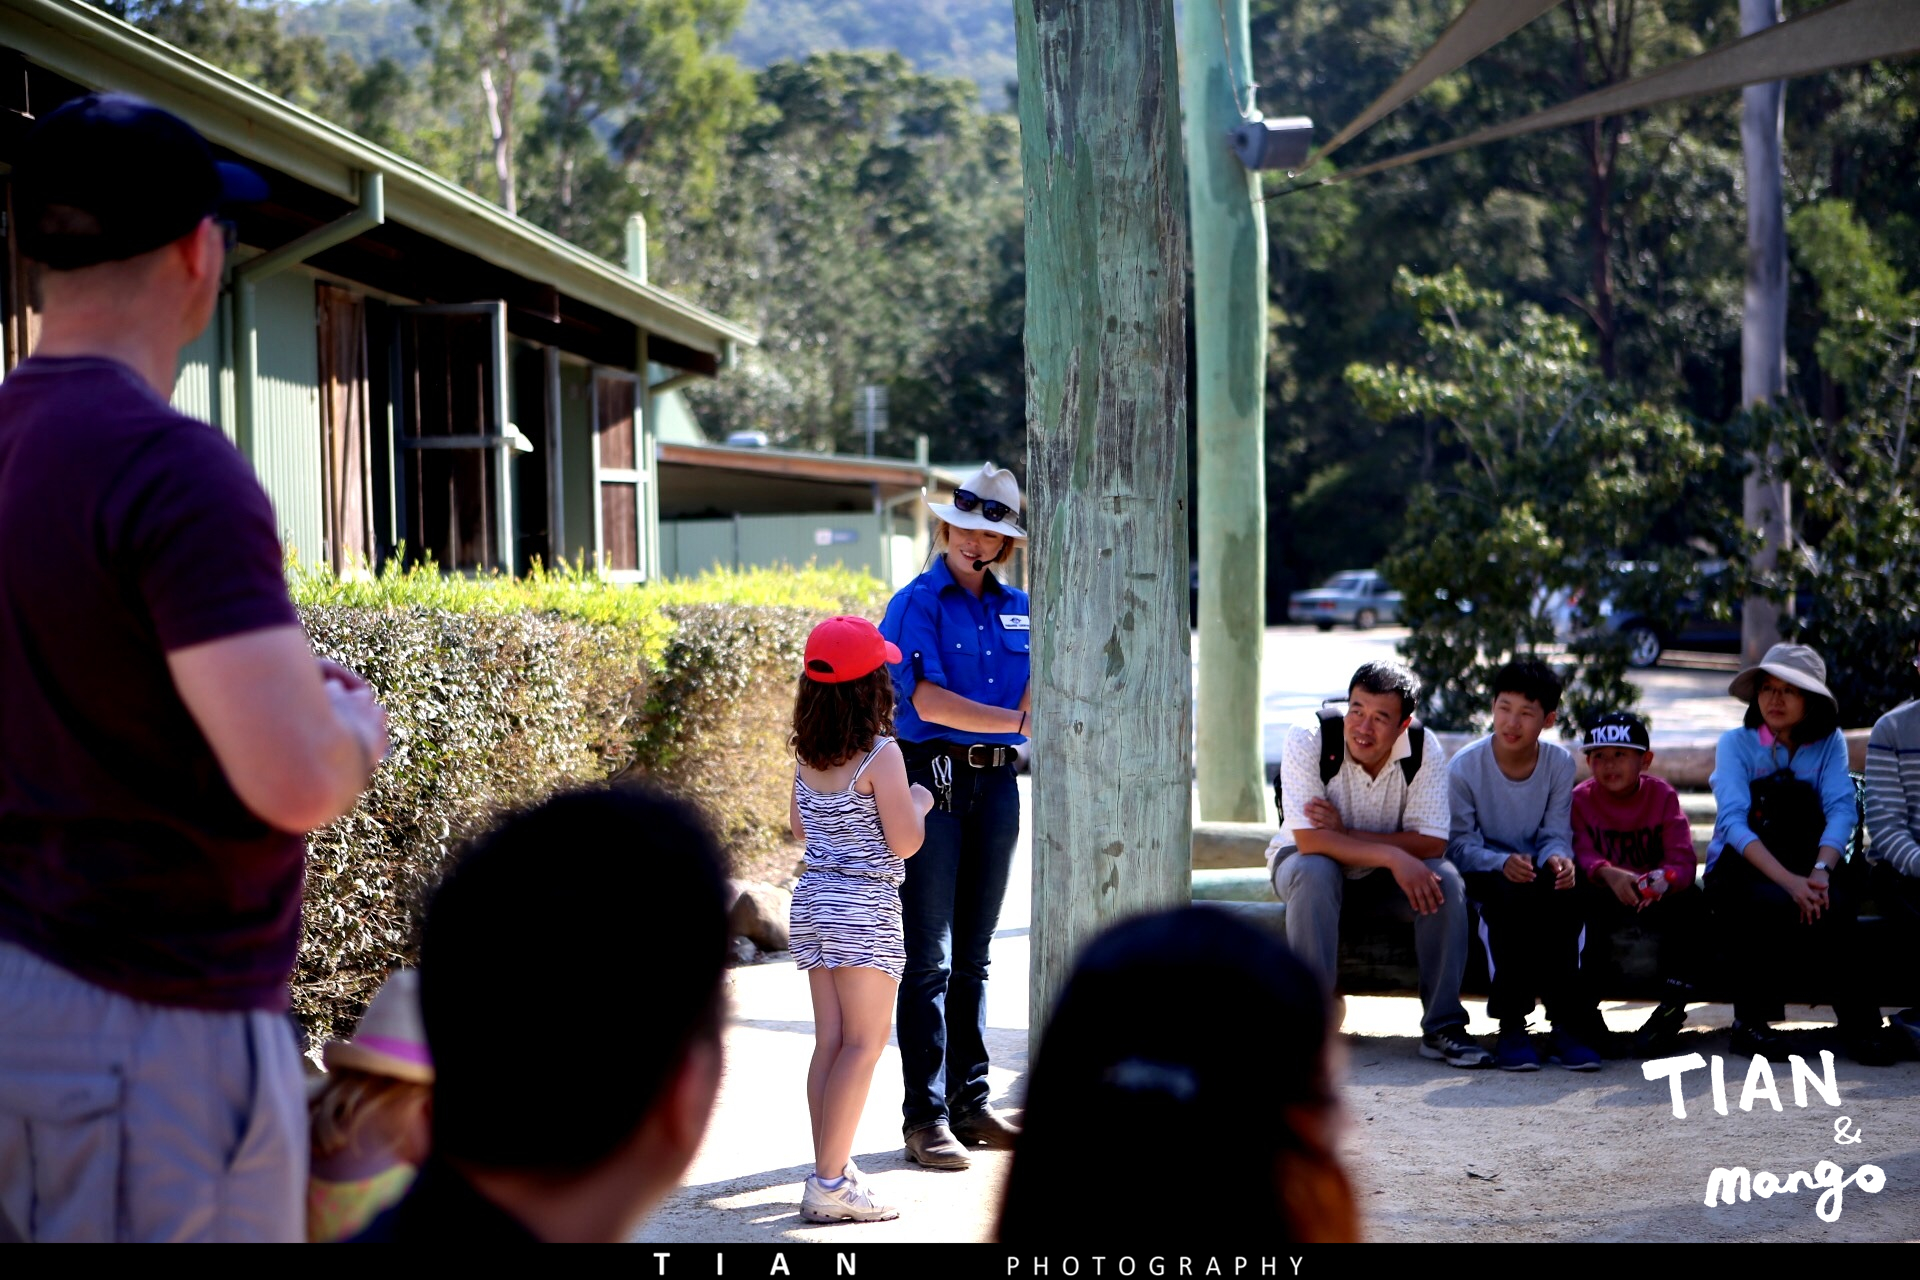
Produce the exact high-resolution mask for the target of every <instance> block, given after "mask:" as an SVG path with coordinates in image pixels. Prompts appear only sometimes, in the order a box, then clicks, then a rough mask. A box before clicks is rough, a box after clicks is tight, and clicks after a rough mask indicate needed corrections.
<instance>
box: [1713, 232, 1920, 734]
mask: <svg viewBox="0 0 1920 1280" xmlns="http://www.w3.org/2000/svg"><path fill="white" fill-rule="evenodd" d="M1790 235H1791V238H1792V242H1793V245H1794V258H1795V265H1796V266H1797V268H1798V270H1799V276H1800V278H1801V280H1802V282H1803V283H1804V285H1805V286H1806V289H1807V292H1808V293H1810V294H1811V295H1812V297H1813V298H1814V300H1815V304H1816V305H1817V306H1818V307H1819V309H1820V311H1821V313H1822V318H1823V321H1824V325H1823V327H1822V328H1821V330H1820V332H1819V336H1818V338H1817V339H1816V342H1815V347H1816V353H1817V356H1818V359H1819V362H1820V364H1819V367H1820V370H1821V373H1822V377H1823V380H1824V383H1825V385H1824V392H1825V394H1824V395H1823V396H1822V397H1821V403H1822V404H1823V405H1824V411H1823V412H1818V413H1816V412H1809V411H1808V410H1807V409H1805V408H1802V407H1800V406H1797V405H1789V406H1787V407H1785V409H1784V410H1783V411H1781V412H1777V413H1770V414H1756V415H1754V416H1753V417H1752V418H1751V419H1750V420H1749V422H1748V424H1747V425H1749V426H1750V427H1751V430H1752V432H1753V435H1752V437H1751V438H1750V439H1749V441H1748V444H1749V446H1750V447H1752V448H1753V449H1754V450H1755V451H1756V452H1771V453H1773V454H1774V455H1775V456H1777V457H1779V458H1780V459H1781V460H1782V464H1783V465H1782V470H1781V474H1782V475H1783V476H1784V477H1785V478H1786V479H1787V480H1788V481H1789V482H1790V483H1791V484H1792V486H1793V493H1794V501H1795V503H1796V504H1797V506H1798V511H1797V516H1798V519H1797V524H1798V526H1799V535H1800V539H1801V541H1800V543H1799V546H1798V549H1797V554H1795V555H1793V556H1792V557H1789V558H1788V559H1787V560H1786V562H1785V563H1784V564H1783V565H1782V566H1781V568H1780V572H1779V573H1778V574H1777V575H1776V576H1775V577H1774V578H1773V579H1772V581H1771V582H1768V583H1766V584H1764V585H1767V586H1770V587H1771V588H1772V589H1773V591H1774V593H1775V594H1776V595H1777V596H1778V597H1779V598H1780V599H1782V600H1790V599H1793V598H1794V597H1795V596H1796V595H1804V596H1806V597H1808V598H1810V599H1811V602H1812V604H1811V608H1810V609H1808V610H1807V612H1806V613H1805V614H1804V615H1802V616H1798V617H1795V618H1794V619H1792V621H1791V622H1789V623H1788V627H1789V630H1790V632H1791V633H1792V634H1793V636H1794V638H1795V639H1798V640H1801V641H1803V642H1804V643H1807V644H1810V645H1812V646H1813V647H1814V648H1816V649H1818V650H1819V651H1820V652H1821V653H1822V654H1823V655H1824V656H1825V657H1826V660H1827V666H1828V675H1829V680H1828V683H1829V684H1830V685H1831V687H1832V689H1833V691H1834V694H1835V696H1837V697H1838V698H1839V700H1840V710H1841V717H1842V719H1843V721H1844V722H1845V723H1846V724H1849V725H1855V726H1862V725H1868V724H1871V723H1872V722H1873V721H1874V719H1875V718H1877V717H1878V716H1879V715H1880V714H1881V713H1883V712H1885V711H1887V710H1888V709H1890V708H1891V707H1893V706H1895V705H1896V704H1898V703H1900V702H1903V701H1905V700H1906V699H1908V698H1910V697H1912V696H1914V693H1915V690H1916V679H1915V671H1914V666H1913V661H1914V656H1915V654H1916V653H1917V652H1920V420H1916V417H1915V413H1914V409H1915V404H1914V400H1915V396H1916V394H1920V291H1916V290H1913V289H1910V288H1907V287H1903V285H1902V279H1903V275H1904V273H1903V272H1901V271H1900V270H1899V269H1898V268H1897V267H1896V266H1895V265H1894V259H1893V257H1892V253H1891V252H1890V246H1889V245H1888V244H1886V243H1885V242H1883V241H1882V240H1881V239H1880V238H1879V237H1876V236H1875V235H1873V234H1872V233H1871V232H1870V231H1869V230H1868V229H1867V228H1866V226H1865V225H1863V224H1862V223H1861V222H1860V220H1859V218H1858V217H1857V215H1856V214H1855V211H1854V209H1853V208H1852V207H1851V206H1850V205H1849V204H1847V203H1846V202H1845V201H1837V200H1836V201H1830V202H1826V203H1823V204H1818V205H1813V206H1809V207H1808V208H1805V209H1803V210H1801V211H1800V212H1799V213H1798V214H1796V215H1795V217H1794V220H1793V223H1792V226H1791V227H1790ZM1908 247H1910V246H1908Z"/></svg>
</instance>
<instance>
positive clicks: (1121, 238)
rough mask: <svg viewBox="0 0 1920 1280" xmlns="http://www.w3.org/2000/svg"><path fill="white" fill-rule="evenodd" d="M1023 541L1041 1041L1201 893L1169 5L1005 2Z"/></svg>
mask: <svg viewBox="0 0 1920 1280" xmlns="http://www.w3.org/2000/svg"><path fill="white" fill-rule="evenodd" d="M1015 15H1016V20H1017V24H1018V32H1019V47H1020V131H1021V143H1020V152H1021V167H1022V171H1023V173H1024V175H1025V182H1026V203H1027V319H1026V346H1027V485H1028V494H1027V512H1028V516H1029V523H1028V529H1029V531H1030V533H1031V535H1032V539H1033V561H1034V573H1033V605H1032V609H1033V613H1034V615H1035V616H1034V621H1033V636H1034V643H1033V706H1034V739H1035V742H1034V770H1033V777H1034V782H1033V819H1032V831H1033V930H1032V934H1031V936H1030V941H1031V956H1032V986H1031V991H1030V1001H1031V1003H1030V1013H1031V1024H1030V1025H1031V1028H1032V1031H1031V1036H1032V1039H1033V1041H1034V1042H1035V1043H1037V1042H1038V1038H1039V1035H1040V1031H1041V1029H1042V1028H1043V1027H1044V1025H1045V1022H1046V1018H1047V1015H1048V1014H1049V1013H1050V1012H1051V1011H1052V1007H1053V1000H1054V996H1055V994H1056V993H1057V991H1058V990H1059V987H1060V985H1061V983H1062V981H1063V980H1064V979H1065V977H1066V975H1067V972H1068V970H1069V969H1070V968H1071V966H1072V964H1073V961H1074V959H1075V957H1076V956H1077V955H1078V954H1079V951H1080V948H1081V947H1082V946H1083V945H1085V943H1086V942H1087V940H1088V939H1089V938H1091V937H1092V936H1093V935H1094V934H1095V933H1097V932H1099V931H1100V930H1101V929H1103V928H1104V927H1106V926H1107V925H1108V924H1111V923H1112V922H1114V921H1116V920H1119V919H1122V918H1124V917H1126V916H1129V915H1133V914H1136V913H1138V912H1141V911H1146V910H1152V909H1155V908H1159V907H1165V906H1169V905H1172V904H1175V903H1180V902H1184V901H1186V900H1187V898H1188V895H1189V893H1190V888H1191V883H1192V880H1191V876H1192V871H1191V867H1192V852H1191V843H1190V842H1191V827H1192V807H1193V805H1192V777H1193V771H1192V760H1191V758H1190V747H1189V744H1190V742H1191V741H1192V731H1193V717H1192V693H1191V680H1192V672H1191V665H1190V663H1191V660H1190V657H1189V654H1188V643H1187V634H1188V633H1187V616H1186V615H1187V608H1186V586H1187V465H1186V457H1187V447H1186V427H1187V422H1186V374H1187V369H1186V363H1187V362H1186V339H1185V315H1184V312H1185V300H1184V293H1185V288H1186V254H1187V229H1186V225H1185V224H1186V198H1185V192H1184V191H1183V190H1182V187H1183V185H1184V184H1183V182H1182V179H1181V166H1180V111H1179V96H1178V90H1177V86H1176V84H1175V66H1176V62H1177V58H1176V54H1175V46H1174V26H1173V5H1172V0H1017V2H1016V5H1015Z"/></svg>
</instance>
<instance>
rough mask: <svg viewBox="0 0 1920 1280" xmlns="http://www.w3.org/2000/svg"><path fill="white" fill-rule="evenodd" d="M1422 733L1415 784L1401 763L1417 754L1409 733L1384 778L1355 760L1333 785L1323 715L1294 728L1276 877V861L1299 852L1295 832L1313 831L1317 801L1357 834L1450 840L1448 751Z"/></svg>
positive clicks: (1350, 871)
mask: <svg viewBox="0 0 1920 1280" xmlns="http://www.w3.org/2000/svg"><path fill="white" fill-rule="evenodd" d="M1420 732H1421V733H1424V734H1426V746H1425V748H1424V749H1423V754H1422V755H1421V757H1420V769H1419V771H1418V772H1417V773H1415V774H1414V775H1413V781H1412V782H1411V783H1409V782H1408V781H1407V772H1406V770H1405V769H1402V768H1401V767H1400V762H1401V761H1402V760H1404V759H1406V758H1407V757H1408V756H1409V755H1412V754H1413V744H1412V742H1411V741H1410V736H1411V735H1409V734H1401V735H1400V739H1399V741H1397V742H1395V743H1394V744H1393V751H1392V753H1391V754H1390V755H1388V757H1387V763H1386V764H1385V765H1384V766H1382V768H1381V770H1380V774H1379V776H1378V777H1373V776H1370V775H1369V774H1368V773H1367V771H1366V770H1365V769H1363V768H1361V767H1360V766H1359V765H1357V764H1355V763H1354V762H1353V757H1352V756H1347V757H1346V758H1345V759H1344V760H1342V761H1341V763H1340V772H1338V773H1336V774H1334V775H1333V780H1332V781H1331V782H1326V783H1322V782H1321V781H1320V718H1319V716H1318V715H1315V714H1312V713H1309V714H1308V716H1307V718H1306V719H1304V720H1302V721H1299V722H1298V723H1296V724H1295V725H1294V726H1293V727H1292V728H1291V729H1288V730H1287V740H1286V744H1285V745H1284V746H1283V747H1282V748H1281V753H1280V792H1281V799H1282V800H1284V801H1285V803H1286V812H1285V813H1283V814H1281V815H1280V832H1279V834H1278V835H1276V836H1274V838H1273V840H1272V842H1271V843H1270V844H1268V845H1267V870H1268V871H1269V872H1271V871H1272V870H1273V864H1274V861H1275V859H1277V858H1278V857H1279V856H1280V855H1281V854H1282V853H1284V852H1286V851H1288V850H1290V849H1293V848H1294V847H1295V845H1294V837H1293V833H1294V832H1295V831H1296V830H1304V829H1307V828H1311V827H1312V826H1313V823H1312V822H1311V821H1309V820H1308V818H1307V801H1309V800H1313V799H1316V798H1322V799H1326V800H1330V801H1332V802H1333V807H1334V808H1335V809H1337V810H1339V812H1340V818H1341V821H1343V822H1345V823H1346V824H1347V826H1348V828H1350V829H1351V830H1354V831H1374V832H1379V833H1381V834H1390V833H1392V832H1396V831H1415V832H1418V833H1419V834H1421V835H1423V836H1432V837H1434V838H1435V839H1437V840H1442V841H1444V840H1445V839H1446V838H1447V829H1448V825H1449V818H1450V814H1449V809H1448V805H1447V749H1446V748H1445V747H1443V746H1441V745H1440V739H1439V737H1438V735H1436V734H1433V733H1430V732H1428V730H1427V729H1426V727H1425V726H1424V725H1423V726H1422V727H1421V729H1420ZM1372 870H1375V868H1373V867H1348V868H1347V877H1348V878H1349V879H1358V878H1359V877H1361V876H1363V875H1366V874H1367V872H1369V871H1372Z"/></svg>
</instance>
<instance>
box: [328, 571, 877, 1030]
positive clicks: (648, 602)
mask: <svg viewBox="0 0 1920 1280" xmlns="http://www.w3.org/2000/svg"><path fill="white" fill-rule="evenodd" d="M291 578H292V582H293V587H294V597H295V601H296V603H297V604H299V606H300V614H301V620H302V622H303V623H304V624H305V626H306V629H307V633H308V635H309V637H310V638H311V640H312V642H313V646H314V649H315V651H316V652H317V653H320V654H322V655H324V656H326V657H329V658H333V659H335V660H336V661H338V662H341V663H342V664H344V665H346V666H348V667H351V668H352V669H354V670H355V671H358V672H360V673H361V674H362V675H364V676H366V678H367V679H368V681H369V682H370V683H371V684H372V685H373V687H374V689H375V691H376V693H377V695H378V697H379V699H380V701H381V703H382V704H383V705H384V706H385V707H386V708H387V713H388V716H389V721H390V725H391V738H392V742H393V751H392V754H391V756H390V757H389V758H388V760H387V762H386V764H384V765H383V766H382V767H381V769H380V770H379V772H378V773H377V774H376V775H375V776H374V779H373V782H372V784H371V785H370V786H369V788H368V790H367V792H366V794H365V795H364V796H363V797H362V798H361V801H360V803H359V805H358V806H357V807H356V808H355V809H354V810H353V812H352V813H350V814H348V815H346V816H345V817H343V818H341V819H340V820H339V821H337V822H335V823H333V824H331V825H330V826H328V827H326V828H324V829H323V830H320V831H317V832H315V833H314V834H313V836H312V837H311V839H310V840H309V842H308V862H307V890H306V901H305V921H306V923H305V933H304V937H303V940H302V945H301V951H300V959H299V965H298V968H297V969H296V971H295V974H294V992H293V999H294V1011H295V1014H296V1016H297V1017H298V1018H299V1020H300V1022H301V1024H302V1025H303V1026H304V1027H305V1029H306V1030H307V1032H308V1034H309V1036H311V1037H312V1038H313V1039H314V1040H315V1041H316V1042H317V1041H320V1040H324V1039H326V1038H329V1037H332V1036H337V1035H344V1034H346V1033H347V1032H348V1031H349V1029H350V1028H351V1026H352V1024H353V1022H354V1021H355V1020H356V1019H358V1017H359V1015H360V1013H361V1012H362V1010H363V1009H364V1008H365V1005H366V1002H367V1000H368V999H370V998H371V997H372V995H373V993H374V991H375V990H377V989H378V987H379V984H380V983H381V981H383V980H384V978H385V977H386V975H387V974H388V973H389V972H391V971H392V970H393V969H394V968H395V967H397V966H399V965H402V964H407V963H410V962H411V961H412V960H413V958H414V955H415V946H416V942H415V927H416V923H417V918H418V912H419V908H420V905H421V903H422V902H423V901H424V899H425V894H426V891H427V890H428V889H429V887H430V886H431V885H433V884H434V883H435V882H436V881H437V880H438V878H439V876H440V874H441V872H442V871H443V870H444V868H445V866H446V863H447V860H448V859H449V858H450V857H451V856H452V854H453V853H454V851H455V850H457V849H458V848H459V846H460V844H461V843H462V842H463V841H464V840H466V839H468V838H469V837H471V836H473V835H475V834H477V833H478V832H479V831H481V830H483V829H484V828H485V827H486V826H487V825H488V824H489V823H490V822H491V821H493V820H494V818H495V817H496V816H497V815H499V814H500V813H502V812H503V811H506V810H509V809H512V808H517V807H519V806H522V805H526V804H530V803H534V802H536V801H538V800H539V799H541V798H542V797H544V796H546V795H547V794H549V793H550V792H552V791H554V790H556V789H559V788H561V787H566V786H571V785H577V784H581V783H588V782H594V781H600V780H604V779H607V778H610V777H622V778H624V777H635V778H637V777H646V778H649V779H651V780H653V781H656V782H657V783H659V784H660V785H662V786H664V787H667V788H669V789H671V790H674V791H676V792H678V793H680V794H682V795H685V796H687V797H688V798H689V799H691V800H693V801H694V802H695V803H697V804H699V805H700V806H701V807H702V808H703V809H704V810H705V812H706V813H707V815H708V817H709V819H710V821H711V822H712V823H713V826H714V829H715V831H716V833H717V834H718V835H719V836H720V839H721V841H722V844H723V846H724V847H725V848H726V849H727V850H728V853H729V855H730V856H731V857H733V858H735V859H736V860H739V859H741V858H743V857H748V856H752V855H753V854H754V853H756V852H758V851H761V850H764V849H765V848H767V847H768V845H769V843H770V842H773V841H777V840H780V839H781V838H782V833H783V832H784V829H785V826H786V821H787V789H788V787H789V786H790V785H791V769H790V766H789V764H788V762H787V757H786V750H785V743H786V736H787V731H788V730H787V724H788V717H789V716H790V714H791V710H792V694H793V679H794V673H795V672H796V671H798V669H799V663H800V653H801V649H802V647H803V646H804V644H805V640H806V635H807V631H808V630H809V629H810V628H811V626H812V625H813V623H814V622H815V621H816V620H817V619H818V618H819V617H821V616H822V615H825V614H828V613H866V614H869V615H871V614H874V613H876V612H877V610H878V608H879V606H880V605H881V603H882V602H883V601H884V591H883V588H882V586H881V584H879V583H878V582H876V581H874V580H873V579H870V578H867V577H865V576H862V575H853V574H848V573H844V572H838V571H826V570H805V571H801V572H798V573H794V572H755V573H744V574H731V573H729V574H717V575H712V576H709V577H706V578H702V579H697V580H693V581H690V582H674V583H663V584H658V585H649V586H641V587H632V586H610V585H608V584H605V583H602V582H600V581H599V580H598V579H596V578H593V577H590V576H587V575H583V574H578V573H571V572H565V571H563V572H559V573H552V572H548V573H540V572H536V573H535V574H533V575H531V576H530V577H528V578H526V579H521V580H513V579H505V578H498V577H492V578H488V577H482V578H477V579H465V578H446V577H442V576H441V575H439V574H438V573H434V572H431V571H429V570H419V569H416V570H413V571H404V572H403V571H398V570H395V571H390V572H387V573H384V574H382V575H381V576H380V577H378V578H374V579H370V580H360V581H352V580H349V581H345V582H342V581H339V580H336V579H334V578H332V577H331V576H329V575H325V574H316V573H310V572H294V573H293V574H291ZM502 945H511V939H503V940H502Z"/></svg>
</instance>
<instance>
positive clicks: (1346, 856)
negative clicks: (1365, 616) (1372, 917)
mask: <svg viewBox="0 0 1920 1280" xmlns="http://www.w3.org/2000/svg"><path fill="white" fill-rule="evenodd" d="M1419 689H1420V686H1419V682H1418V681H1417V680H1416V679H1415V678H1414V675H1413V673H1412V672H1411V671H1409V670H1407V669H1406V668H1405V667H1404V666H1401V665H1400V664H1399V663H1397V662H1369V663H1367V664H1366V665H1365V666H1363V667H1361V668H1360V669H1359V670H1358V671H1356V672H1354V673H1353V679H1352V681H1351V682H1350V683H1349V685H1348V688H1347V704H1346V709H1345V712H1344V714H1343V713H1342V712H1341V711H1340V710H1339V709H1337V708H1335V707H1322V708H1320V710H1319V711H1317V712H1316V713H1314V714H1313V715H1312V716H1309V717H1307V718H1306V719H1303V720H1302V721H1301V722H1300V723H1298V724H1296V725H1294V726H1293V728H1291V729H1289V730H1288V731H1287V741H1286V746H1285V748H1284V749H1283V752H1282V757H1281V766H1280V776H1279V777H1278V778H1277V779H1276V788H1277V792H1278V794H1277V795H1276V797H1275V798H1276V799H1277V800H1278V801H1279V802H1280V834H1279V835H1277V836H1275V837H1274V840H1273V843H1272V844H1270V845H1269V846H1268V847H1267V866H1268V869H1269V871H1270V872H1271V873H1272V875H1273V890H1274V893H1275V894H1277V895H1278V896H1279V898H1280V900H1281V901H1282V902H1284V903H1286V904H1287V942H1288V944H1289V945H1290V946H1291V947H1292V948H1293V950H1294V952H1295V954H1297V955H1298V956H1299V957H1300V958H1301V959H1302V960H1303V961H1305V962H1306V964H1307V967H1308V968H1310V969H1312V970H1313V971H1314V972H1315V973H1316V974H1318V975H1319V977H1320V980H1321V982H1322V983H1324V984H1325V986H1326V987H1327V989H1328V990H1329V991H1331V990H1332V989H1333V985H1334V980H1335V977H1336V976H1337V973H1338V968H1339V951H1340V907H1341V903H1342V902H1343V900H1345V898H1346V897H1348V896H1349V895H1358V896H1365V897H1369V898H1374V899H1378V900H1383V901H1389V902H1391V903H1393V904H1394V905H1395V906H1396V907H1397V908H1399V909H1401V910H1404V911H1408V912H1410V914H1411V916H1412V919H1413V936H1414V950H1415V952H1416V954H1417V955H1418V957H1419V962H1420V1003H1421V1006H1422V1008H1423V1009H1424V1010H1425V1015H1424V1016H1423V1017H1422V1018H1421V1021H1420V1029H1421V1031H1422V1033H1423V1034H1422V1037H1421V1041H1420V1053H1421V1056H1422V1057H1427V1058H1437V1059H1439V1060H1440V1061H1442V1062H1445V1063H1447V1064H1448V1065H1450V1066H1455V1067H1484V1066H1486V1065H1487V1064H1488V1063H1489V1062H1490V1061H1491V1060H1492V1059H1491V1058H1490V1057H1489V1055H1488V1053H1487V1051H1486V1050H1485V1049H1483V1048H1481V1047H1480V1046H1479V1045H1477V1044H1475V1043H1474V1042H1473V1041H1472V1040H1470V1039H1468V1038H1467V1011H1466V1009H1465V1008H1464V1007H1463V1006H1462V1005H1461V1003H1460V980H1461V977H1462V976H1463V974H1464V973H1465V971H1466V965H1467V895H1466V886H1465V884H1464V882H1463V881H1462V880H1461V878H1460V872H1459V871H1458V870H1457V869H1456V868H1455V867H1454V866H1453V864H1452V863H1450V862H1448V861H1447V859H1446V852H1447V834H1448V824H1449V813H1448V806H1447V758H1446V750H1445V749H1444V748H1443V747H1442V746H1441V745H1440V741H1439V739H1438V738H1436V737H1434V736H1433V735H1432V734H1431V733H1428V732H1427V730H1426V728H1425V727H1424V726H1422V725H1421V724H1420V723H1419V722H1418V721H1416V720H1414V718H1413V705H1414V699H1415V697H1416V696H1417V695H1418V693H1419ZM1381 872H1385V873H1386V874H1384V875H1382V874H1380V873H1381Z"/></svg>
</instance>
